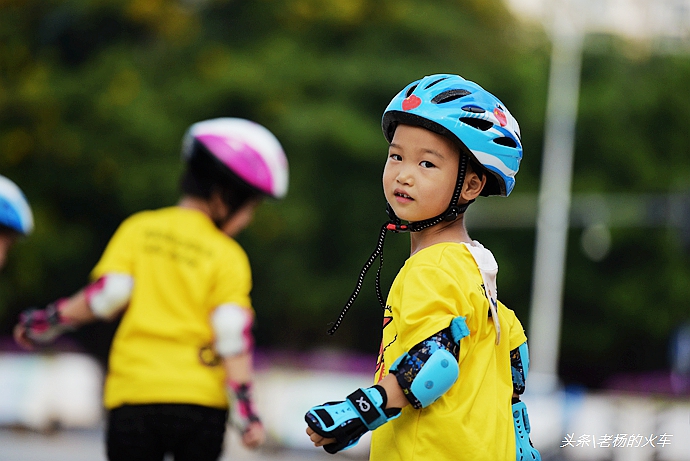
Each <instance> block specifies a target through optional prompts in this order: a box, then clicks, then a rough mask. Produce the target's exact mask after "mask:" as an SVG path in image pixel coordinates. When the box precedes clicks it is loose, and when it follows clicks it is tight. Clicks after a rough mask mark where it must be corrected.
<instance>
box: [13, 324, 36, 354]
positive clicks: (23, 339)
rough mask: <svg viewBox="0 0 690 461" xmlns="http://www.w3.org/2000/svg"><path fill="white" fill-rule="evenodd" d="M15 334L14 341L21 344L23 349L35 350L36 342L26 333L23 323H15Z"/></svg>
mask: <svg viewBox="0 0 690 461" xmlns="http://www.w3.org/2000/svg"><path fill="white" fill-rule="evenodd" d="M12 333H13V336H14V342H15V343H17V345H19V347H21V348H22V349H25V350H27V351H32V350H34V343H33V341H31V340H30V339H29V338H28V337H27V335H26V327H25V326H24V325H22V324H21V323H19V324H17V325H15V327H14V331H13V332H12Z"/></svg>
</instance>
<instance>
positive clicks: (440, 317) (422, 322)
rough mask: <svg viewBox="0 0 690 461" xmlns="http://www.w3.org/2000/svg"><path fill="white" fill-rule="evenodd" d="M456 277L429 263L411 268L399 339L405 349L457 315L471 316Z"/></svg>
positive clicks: (425, 337) (441, 328)
mask: <svg viewBox="0 0 690 461" xmlns="http://www.w3.org/2000/svg"><path fill="white" fill-rule="evenodd" d="M463 288H464V287H462V286H461V285H460V284H458V281H457V278H456V277H453V276H451V275H450V274H448V273H447V272H446V271H445V270H443V269H440V268H439V267H437V266H432V265H418V266H415V267H413V268H411V269H410V270H409V271H408V272H407V274H406V276H405V278H404V280H403V290H402V297H401V306H400V312H401V313H402V316H401V318H400V321H399V322H398V338H399V340H401V341H402V343H401V346H402V348H403V350H405V351H408V350H410V349H411V348H412V347H414V346H416V345H417V344H419V343H420V342H421V341H424V340H425V339H427V338H429V337H430V336H431V335H433V334H435V333H437V332H439V331H441V330H443V329H444V328H447V327H448V326H449V325H450V323H451V321H452V320H453V319H454V318H455V317H457V316H463V317H468V316H470V315H472V308H471V305H470V303H469V300H468V299H467V294H466V292H465V290H464V289H463Z"/></svg>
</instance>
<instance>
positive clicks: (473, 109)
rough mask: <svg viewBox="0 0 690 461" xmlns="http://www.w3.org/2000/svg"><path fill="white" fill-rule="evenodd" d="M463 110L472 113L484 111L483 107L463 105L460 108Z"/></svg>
mask: <svg viewBox="0 0 690 461" xmlns="http://www.w3.org/2000/svg"><path fill="white" fill-rule="evenodd" d="M462 110H464V111H465V112H472V113H473V114H483V113H484V112H486V111H485V110H484V109H482V108H481V107H479V106H465V107H463V108H462Z"/></svg>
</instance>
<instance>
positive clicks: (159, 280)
mask: <svg viewBox="0 0 690 461" xmlns="http://www.w3.org/2000/svg"><path fill="white" fill-rule="evenodd" d="M113 272H116V273H124V274H129V275H131V276H132V277H133V278H134V287H133V291H132V296H131V299H130V303H129V306H128V307H127V309H126V310H125V312H124V315H123V317H122V320H121V323H120V325H119V327H118V329H117V331H116V333H115V337H114V339H113V343H112V346H111V350H110V357H109V363H108V373H107V376H106V381H105V390H104V403H105V406H106V408H114V407H117V406H120V405H123V404H145V403H188V404H198V405H204V406H209V407H216V408H227V406H228V403H227V397H226V393H225V385H224V380H225V372H224V369H223V367H222V364H221V363H220V361H219V360H218V359H217V356H216V355H215V353H214V352H213V348H212V343H213V338H214V335H213V330H212V327H211V324H210V314H211V312H212V311H213V310H214V309H215V308H216V307H218V306H219V305H221V304H224V303H233V304H236V305H239V306H243V307H246V308H247V309H250V310H251V301H250V298H249V292H250V290H251V284H252V282H251V270H250V267H249V260H248V258H247V255H246V253H245V252H244V250H243V249H242V248H241V247H240V245H239V244H238V243H237V242H236V241H234V240H233V239H231V238H229V237H228V236H227V235H225V234H223V233H222V232H221V231H219V230H218V229H217V228H216V227H215V226H214V224H213V222H212V221H211V220H210V219H209V218H208V217H207V216H206V215H205V214H203V213H201V212H199V211H197V210H191V209H185V208H180V207H169V208H163V209H160V210H155V211H144V212H141V213H137V214H135V215H133V216H131V217H129V218H128V219H126V220H125V221H124V222H123V223H122V224H121V225H120V227H119V228H118V229H117V231H116V232H115V234H114V235H113V237H112V239H111V240H110V242H109V243H108V246H107V248H106V250H105V252H104V253H103V255H102V256H101V259H100V261H99V262H98V264H97V265H96V267H95V268H94V269H93V271H92V273H91V276H92V278H93V279H97V278H99V277H101V276H103V275H105V274H107V273H113Z"/></svg>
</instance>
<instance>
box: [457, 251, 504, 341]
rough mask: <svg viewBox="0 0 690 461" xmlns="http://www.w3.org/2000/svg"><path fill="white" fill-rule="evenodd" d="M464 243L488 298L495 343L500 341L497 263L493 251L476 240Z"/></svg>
mask: <svg viewBox="0 0 690 461" xmlns="http://www.w3.org/2000/svg"><path fill="white" fill-rule="evenodd" d="M464 245H465V246H466V247H467V249H468V250H469V251H470V253H471V254H472V257H473V258H474V261H475V262H476V263H477V267H478V268H479V273H480V274H481V275H482V280H483V281H484V292H485V293H486V299H488V300H489V309H491V318H492V319H493V321H494V327H496V344H499V343H500V342H501V324H500V323H499V322H498V289H497V288H496V275H497V274H498V263H497V262H496V258H494V255H493V253H491V251H489V250H488V249H486V248H484V246H483V245H482V244H481V243H479V242H477V241H476V240H474V241H472V243H465V244H464Z"/></svg>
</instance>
